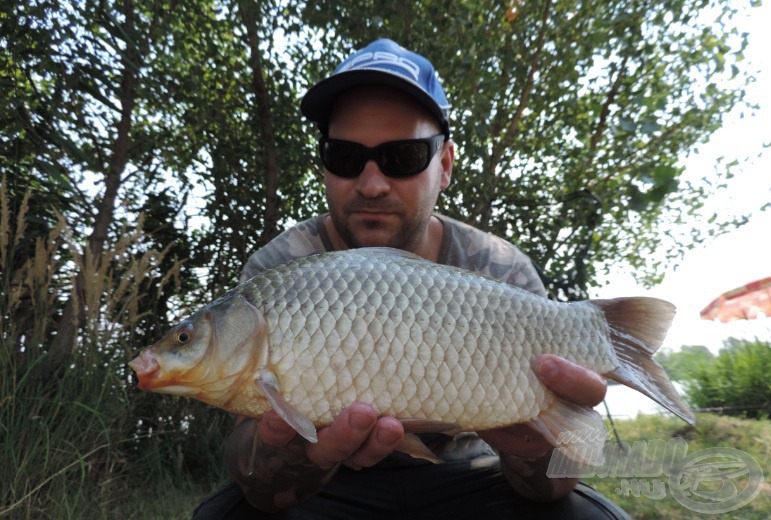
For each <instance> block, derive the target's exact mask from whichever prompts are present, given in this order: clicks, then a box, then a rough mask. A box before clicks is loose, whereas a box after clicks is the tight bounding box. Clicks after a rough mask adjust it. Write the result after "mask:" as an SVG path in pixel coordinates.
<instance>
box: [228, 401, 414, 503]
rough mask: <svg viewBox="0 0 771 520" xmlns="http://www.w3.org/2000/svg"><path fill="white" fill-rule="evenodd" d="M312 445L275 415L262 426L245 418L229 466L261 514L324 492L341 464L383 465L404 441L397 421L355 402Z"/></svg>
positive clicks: (230, 450)
mask: <svg viewBox="0 0 771 520" xmlns="http://www.w3.org/2000/svg"><path fill="white" fill-rule="evenodd" d="M317 434H318V438H319V440H318V442H317V443H313V444H312V443H309V442H308V441H306V440H305V439H303V438H302V437H300V436H299V435H297V433H296V432H295V431H294V430H293V429H292V428H290V427H289V425H287V424H286V423H285V422H284V421H283V420H282V419H281V418H280V417H279V416H278V415H277V414H276V413H275V412H273V411H269V412H267V413H265V415H263V417H262V419H261V420H260V421H259V422H256V421H255V420H254V419H246V418H240V419H239V421H238V422H237V423H236V428H235V430H234V431H233V433H232V434H231V435H230V437H228V440H227V442H226V444H225V461H226V463H227V465H228V469H229V470H230V473H231V475H232V476H233V478H234V480H235V481H236V482H237V483H238V484H239V486H240V487H241V489H242V490H243V492H244V496H245V497H246V498H247V499H248V500H249V502H251V503H252V505H253V506H255V507H256V508H258V509H261V510H263V511H268V512H275V511H279V510H281V509H285V508H287V507H291V506H293V505H296V504H299V503H300V502H303V501H305V500H307V499H308V498H310V497H311V496H313V495H314V494H316V493H318V491H319V490H320V489H321V488H322V487H323V485H324V484H325V483H326V482H328V481H329V479H331V478H332V476H333V475H334V474H335V471H336V470H337V468H338V467H339V466H340V464H345V465H346V466H349V467H351V468H354V469H359V468H362V467H367V466H372V465H374V464H377V463H378V462H380V461H381V460H382V459H384V458H385V457H386V456H388V454H390V453H391V452H392V451H394V449H395V448H396V446H398V445H399V442H401V440H402V439H403V438H404V428H403V427H402V424H401V423H400V422H399V421H398V420H396V419H394V418H393V417H381V418H380V419H378V417H377V414H376V413H375V410H374V409H373V408H372V407H371V406H369V405H366V404H363V403H354V404H352V405H351V406H349V407H347V408H346V409H345V410H343V411H342V412H341V413H340V415H339V416H338V417H337V418H335V420H334V421H333V422H332V424H330V425H329V426H328V427H326V428H322V429H320V430H319V431H318V433H317Z"/></svg>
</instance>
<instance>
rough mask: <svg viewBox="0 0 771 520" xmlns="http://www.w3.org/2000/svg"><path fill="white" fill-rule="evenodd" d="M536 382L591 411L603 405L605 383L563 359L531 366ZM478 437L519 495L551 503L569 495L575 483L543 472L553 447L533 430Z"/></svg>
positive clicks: (541, 360) (490, 432)
mask: <svg viewBox="0 0 771 520" xmlns="http://www.w3.org/2000/svg"><path fill="white" fill-rule="evenodd" d="M533 369H534V370H535V372H536V374H537V375H538V378H539V379H540V380H541V381H542V382H543V383H544V384H545V385H546V386H548V387H549V389H550V390H552V391H553V392H554V393H556V394H557V395H559V396H560V397H562V398H563V399H565V400H567V401H570V402H572V403H574V404H578V405H581V406H589V407H594V406H597V405H598V404H600V403H601V402H602V400H603V399H604V398H605V392H606V391H607V382H606V381H605V379H604V378H602V376H600V375H599V374H597V373H595V372H592V371H591V370H587V369H585V368H583V367H580V366H578V365H575V364H573V363H571V362H569V361H567V360H565V359H563V358H560V357H557V356H553V355H549V354H545V355H542V356H539V357H538V358H537V359H536V360H535V361H534V362H533ZM479 436H480V437H482V439H484V440H485V442H487V443H488V444H490V446H492V447H493V448H495V449H496V450H497V451H498V452H499V453H500V456H501V470H502V471H503V474H504V475H505V476H506V480H507V481H508V482H509V485H510V486H511V487H512V488H513V489H514V491H516V492H517V493H519V494H520V495H522V496H524V497H526V498H528V499H530V500H535V501H539V502H551V501H553V500H557V499H559V498H562V497H564V496H566V495H568V494H569V493H570V492H571V491H573V489H574V488H575V487H576V484H577V483H578V479H572V478H549V477H547V476H546V470H547V468H548V467H549V460H550V459H551V454H552V450H553V447H552V446H551V445H550V444H549V443H548V442H546V440H545V439H544V438H543V437H541V435H539V434H538V433H536V431H535V430H533V429H531V428H529V427H528V426H525V425H523V424H517V425H514V426H511V427H508V428H501V429H497V430H488V431H484V432H479Z"/></svg>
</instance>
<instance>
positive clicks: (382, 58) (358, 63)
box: [337, 51, 420, 83]
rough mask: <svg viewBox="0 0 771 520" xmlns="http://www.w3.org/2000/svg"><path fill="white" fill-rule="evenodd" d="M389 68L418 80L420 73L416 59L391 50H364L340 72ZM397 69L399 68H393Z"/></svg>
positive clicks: (390, 70) (339, 71)
mask: <svg viewBox="0 0 771 520" xmlns="http://www.w3.org/2000/svg"><path fill="white" fill-rule="evenodd" d="M384 68H385V69H387V70H388V71H389V72H397V73H401V74H402V75H404V76H407V77H409V78H412V81H414V82H416V83H417V82H418V77H419V75H420V66H418V64H417V63H415V62H414V61H412V60H410V59H407V58H404V57H401V56H397V55H396V54H393V53H391V52H384V51H378V52H364V53H362V54H360V55H359V56H355V57H353V58H351V60H350V61H349V62H348V63H346V64H345V65H343V66H342V67H341V68H340V70H338V71H337V72H338V74H339V73H341V72H346V71H349V70H353V69H384ZM392 69H397V70H392Z"/></svg>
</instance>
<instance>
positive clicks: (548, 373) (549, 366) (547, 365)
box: [535, 359, 559, 377]
mask: <svg viewBox="0 0 771 520" xmlns="http://www.w3.org/2000/svg"><path fill="white" fill-rule="evenodd" d="M535 369H536V370H537V371H538V375H540V376H542V377H554V376H556V375H557V372H559V368H558V367H557V363H555V362H554V360H553V359H544V360H543V361H541V362H540V363H538V364H537V365H536V367H535Z"/></svg>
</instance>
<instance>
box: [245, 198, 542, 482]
mask: <svg viewBox="0 0 771 520" xmlns="http://www.w3.org/2000/svg"><path fill="white" fill-rule="evenodd" d="M434 216H435V217H437V218H438V219H439V221H440V222H441V223H442V224H443V226H444V236H443V238H442V246H441V249H440V251H439V259H438V262H439V263H440V264H446V265H453V266H456V267H461V268H463V269H467V270H469V271H474V272H477V273H481V274H484V275H487V276H490V277H492V278H495V279H498V280H501V281H503V282H506V283H509V284H511V285H514V286H517V287H520V288H522V289H525V290H526V291H530V292H532V293H535V294H538V295H540V296H544V297H545V296H546V289H545V288H544V286H543V283H542V282H541V279H540V278H539V276H538V273H537V272H536V270H535V267H533V263H532V261H531V260H530V258H528V256H527V255H525V253H523V252H522V251H521V250H520V249H519V248H518V247H517V246H515V245H513V244H511V243H510V242H507V241H505V240H503V239H502V238H499V237H497V236H495V235H492V234H490V233H485V232H483V231H480V230H478V229H476V228H474V227H472V226H469V225H467V224H463V223H462V222H458V221H457V220H454V219H451V218H449V217H445V216H444V215H439V214H436V213H435V214H434ZM325 217H326V215H319V216H317V217H314V218H312V219H309V220H306V221H304V222H301V223H299V224H297V225H296V226H294V227H292V228H290V229H288V230H286V231H284V232H283V233H281V234H280V235H279V236H277V237H276V238H275V239H273V240H272V241H271V242H269V243H268V244H267V245H265V246H264V247H262V248H261V249H259V250H258V251H257V252H255V253H254V254H252V255H251V256H250V257H249V260H248V261H247V262H246V265H245V266H244V269H243V272H242V273H241V282H244V281H246V280H248V279H249V278H251V277H253V276H255V275H257V274H259V273H261V272H263V271H266V270H268V269H270V268H272V267H274V266H276V265H279V264H282V263H284V262H287V261H289V260H291V259H293V258H299V257H303V256H308V255H312V254H318V253H325V252H327V251H334V247H333V246H332V241H331V239H330V238H329V234H328V233H327V230H326V227H325V226H324V218H325ZM420 437H421V439H422V440H423V441H424V442H425V443H426V445H427V446H428V447H429V448H431V450H433V451H434V452H435V453H436V454H437V455H438V456H439V457H441V458H442V459H444V460H447V461H450V460H468V459H472V458H475V457H478V456H483V455H490V454H492V453H493V452H492V449H491V448H490V447H489V446H488V445H487V444H486V443H485V442H484V441H482V439H480V438H479V437H478V436H477V435H476V434H475V433H470V432H467V433H461V434H459V435H456V436H455V437H449V436H447V435H442V434H424V435H420ZM421 463H423V461H417V460H416V459H413V458H411V457H409V456H407V455H404V454H402V453H400V452H394V453H393V454H392V455H390V456H389V457H388V458H387V459H386V460H384V461H383V462H381V463H380V465H381V466H390V467H393V466H404V465H415V464H421Z"/></svg>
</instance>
